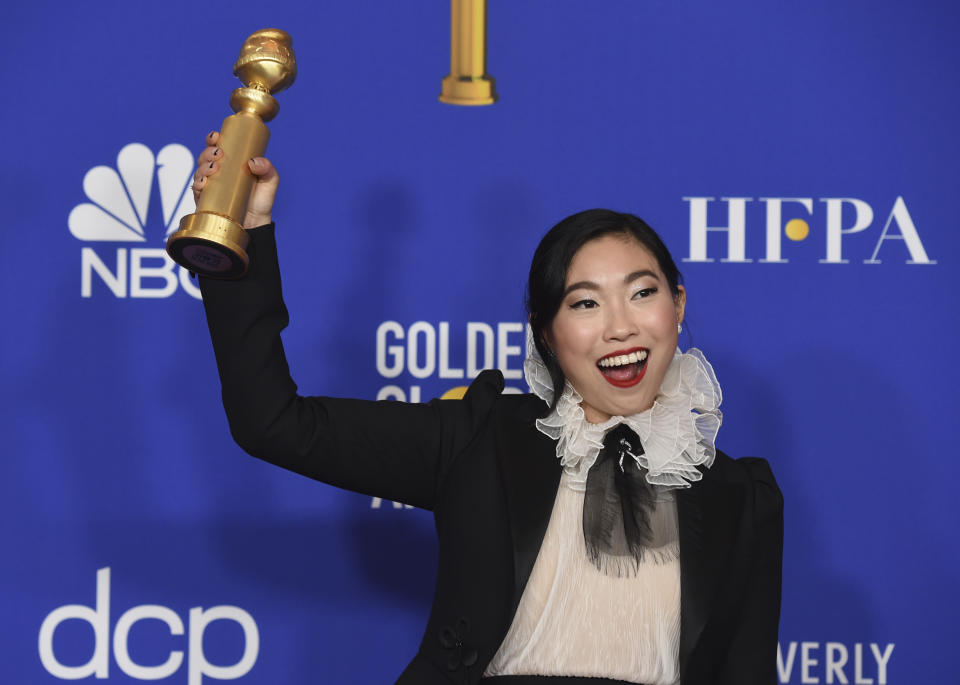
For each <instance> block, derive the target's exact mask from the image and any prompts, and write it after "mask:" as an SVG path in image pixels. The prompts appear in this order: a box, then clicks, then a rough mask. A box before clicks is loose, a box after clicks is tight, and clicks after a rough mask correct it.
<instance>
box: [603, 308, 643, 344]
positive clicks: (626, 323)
mask: <svg viewBox="0 0 960 685" xmlns="http://www.w3.org/2000/svg"><path fill="white" fill-rule="evenodd" d="M606 314H607V319H606V321H605V322H604V324H605V326H604V338H605V339H607V340H611V341H612V340H617V341H623V340H628V339H630V338H632V337H633V336H634V335H636V334H637V332H638V328H637V324H636V322H635V321H634V320H633V317H631V316H630V312H629V310H628V309H627V307H626V306H624V305H621V304H618V305H613V306H609V307H607V310H606Z"/></svg>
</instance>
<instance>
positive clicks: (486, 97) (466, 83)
mask: <svg viewBox="0 0 960 685" xmlns="http://www.w3.org/2000/svg"><path fill="white" fill-rule="evenodd" d="M496 101H497V90H496V85H495V81H494V78H493V77H492V76H490V74H488V73H487V0H450V73H449V74H447V75H446V76H444V77H443V81H442V83H441V84H440V102H444V103H446V104H448V105H492V104H493V103H494V102H496Z"/></svg>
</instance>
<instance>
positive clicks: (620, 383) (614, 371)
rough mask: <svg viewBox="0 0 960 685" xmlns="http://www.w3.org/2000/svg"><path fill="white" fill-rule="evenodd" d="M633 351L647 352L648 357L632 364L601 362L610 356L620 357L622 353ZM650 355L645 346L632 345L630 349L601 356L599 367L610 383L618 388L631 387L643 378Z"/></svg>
mask: <svg viewBox="0 0 960 685" xmlns="http://www.w3.org/2000/svg"><path fill="white" fill-rule="evenodd" d="M633 352H646V353H647V357H645V358H644V359H643V361H640V362H633V363H632V364H625V365H623V366H617V367H602V366H600V362H601V361H603V360H604V359H609V358H610V357H619V356H621V355H627V354H631V353H633ZM649 355H650V351H649V350H647V348H645V347H632V348H630V349H629V350H617V351H616V352H611V353H610V354H608V355H605V356H603V357H601V358H600V359H599V360H598V361H597V368H598V369H599V370H600V375H602V376H603V378H604V380H605V381H607V382H608V383H609V384H610V385H613V386H615V387H617V388H630V387H633V386H634V385H636V384H637V383H639V382H640V381H642V380H643V376H644V374H645V373H646V371H647V360H648V359H649Z"/></svg>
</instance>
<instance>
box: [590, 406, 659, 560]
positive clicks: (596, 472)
mask: <svg viewBox="0 0 960 685" xmlns="http://www.w3.org/2000/svg"><path fill="white" fill-rule="evenodd" d="M641 454H643V445H642V444H640V438H639V437H637V434H636V433H634V432H633V431H632V430H630V428H629V427H627V426H626V425H624V424H620V425H619V426H617V427H616V428H614V429H612V430H611V431H610V432H608V433H607V435H606V437H605V438H604V439H603V449H601V450H600V453H599V454H598V455H597V461H596V462H595V463H594V464H593V466H591V467H590V471H589V472H588V473H587V485H586V493H585V494H584V499H583V539H584V542H585V543H586V547H587V556H588V557H589V559H590V561H591V562H593V564H594V565H595V566H596V567H597V568H598V569H600V570H601V571H603V572H604V573H605V574H607V575H615V576H625V575H633V574H635V573H636V571H637V568H638V566H639V564H640V561H641V559H643V556H644V553H645V552H646V551H649V548H650V546H651V543H652V541H653V532H652V529H651V525H650V516H651V514H652V513H653V509H654V507H655V506H656V493H655V492H654V489H653V486H652V485H650V484H649V483H648V482H647V470H646V469H645V468H643V467H642V466H640V465H638V464H637V460H636V459H635V458H634V456H635V455H636V456H639V455H641Z"/></svg>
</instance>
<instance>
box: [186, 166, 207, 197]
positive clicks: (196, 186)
mask: <svg viewBox="0 0 960 685" xmlns="http://www.w3.org/2000/svg"><path fill="white" fill-rule="evenodd" d="M206 185H207V177H206V176H201V175H199V173H197V174H194V176H193V183H192V184H191V186H190V189H191V190H193V201H194V202H199V201H200V193H201V192H203V189H204V187H205V186H206Z"/></svg>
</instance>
